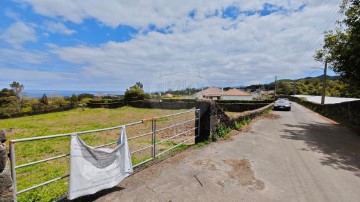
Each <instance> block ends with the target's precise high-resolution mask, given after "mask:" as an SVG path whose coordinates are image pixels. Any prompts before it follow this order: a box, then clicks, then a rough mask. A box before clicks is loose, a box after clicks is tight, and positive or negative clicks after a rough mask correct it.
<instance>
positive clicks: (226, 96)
mask: <svg viewBox="0 0 360 202" xmlns="http://www.w3.org/2000/svg"><path fill="white" fill-rule="evenodd" d="M194 96H195V98H197V99H210V100H219V99H221V100H252V95H251V94H250V93H248V92H246V91H242V90H239V89H235V88H233V89H230V90H228V91H223V90H222V89H220V88H217V87H210V88H207V89H205V90H202V91H200V92H197V93H195V95H194Z"/></svg>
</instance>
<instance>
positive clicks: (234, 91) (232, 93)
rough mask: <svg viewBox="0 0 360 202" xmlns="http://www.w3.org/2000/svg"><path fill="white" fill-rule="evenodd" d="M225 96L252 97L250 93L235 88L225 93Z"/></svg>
mask: <svg viewBox="0 0 360 202" xmlns="http://www.w3.org/2000/svg"><path fill="white" fill-rule="evenodd" d="M223 95H225V96H251V94H250V93H248V92H246V91H243V90H239V89H235V88H233V89H230V90H228V91H225V92H223Z"/></svg>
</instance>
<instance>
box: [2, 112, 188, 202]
mask: <svg viewBox="0 0 360 202" xmlns="http://www.w3.org/2000/svg"><path fill="white" fill-rule="evenodd" d="M180 111H184V110H162V109H139V108H132V107H123V108H119V109H104V108H98V109H86V110H82V109H75V110H70V111H66V112H57V113H50V114H44V115H37V116H28V117H21V118H14V119H7V120H1V122H0V128H2V129H8V128H13V130H12V132H10V133H8V135H7V139H8V140H9V139H19V138H27V137H36V136H44V135H54V134H62V133H70V132H75V131H86V130H94V129H100V128H107V127H113V126H118V125H122V124H126V123H130V122H134V121H139V120H142V119H145V118H151V117H156V116H162V115H166V114H173V113H177V112H180ZM189 118H194V114H193V113H187V114H184V115H180V116H176V117H170V118H164V119H161V120H159V122H158V123H157V128H162V127H165V126H167V125H171V124H174V123H178V122H180V121H184V120H188V119H189ZM189 127H191V126H187V128H189ZM185 129H186V128H185ZM185 129H184V128H174V129H172V130H171V131H169V130H168V131H163V132H162V133H158V134H157V137H158V139H162V138H166V137H169V136H171V135H172V134H175V133H176V132H179V131H182V130H185ZM150 131H151V122H147V123H144V124H139V125H135V126H129V127H127V135H128V137H133V136H136V135H139V134H143V133H147V132H150ZM81 137H82V139H83V140H84V141H85V142H86V143H87V144H89V145H100V144H105V143H109V142H112V141H116V140H117V138H118V137H119V129H117V130H112V131H106V132H98V133H91V134H86V135H82V136H81ZM182 138H184V137H182ZM179 141H181V138H180V139H179V140H174V141H167V142H164V143H163V144H161V145H157V152H161V151H163V150H165V149H167V148H169V147H171V146H172V145H174V144H175V142H179ZM149 144H151V136H146V137H144V138H139V139H134V140H130V141H129V146H130V150H132V151H134V150H136V149H139V148H141V147H144V146H147V145H149ZM69 146H70V137H61V138H54V139H47V140H40V141H32V142H20V143H16V144H15V148H16V164H17V165H20V164H24V163H28V162H32V161H36V160H40V159H44V158H49V157H53V156H56V155H61V154H68V153H69V152H70V148H69ZM150 156H151V148H150V149H148V150H144V151H142V152H140V153H136V154H134V155H132V160H133V165H135V164H137V163H139V162H141V161H143V160H145V159H147V158H149V157H150ZM68 172H69V158H68V157H66V158H61V159H57V160H54V161H50V162H46V163H40V164H37V165H33V166H29V167H24V168H19V169H17V190H23V189H25V188H28V187H31V186H33V185H35V184H39V183H42V182H45V181H47V180H50V179H53V178H55V177H60V176H63V175H66V174H67V173H68ZM67 183H68V179H67V178H65V179H62V180H60V181H58V182H55V183H52V184H49V185H47V186H44V187H42V188H37V189H35V190H34V191H30V192H27V193H24V194H20V195H19V198H18V199H19V200H20V201H52V200H54V199H57V198H59V197H61V196H63V195H64V194H65V193H66V192H67V189H68V184H67Z"/></svg>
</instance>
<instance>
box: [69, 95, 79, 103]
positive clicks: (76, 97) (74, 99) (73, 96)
mask: <svg viewBox="0 0 360 202" xmlns="http://www.w3.org/2000/svg"><path fill="white" fill-rule="evenodd" d="M77 102H78V96H77V95H75V94H74V93H73V94H72V96H71V97H70V105H72V106H74V105H76V104H77Z"/></svg>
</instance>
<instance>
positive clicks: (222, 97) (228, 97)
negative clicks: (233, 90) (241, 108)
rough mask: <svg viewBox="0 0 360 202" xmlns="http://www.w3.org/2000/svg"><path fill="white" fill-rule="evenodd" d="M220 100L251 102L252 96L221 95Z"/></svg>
mask: <svg viewBox="0 0 360 202" xmlns="http://www.w3.org/2000/svg"><path fill="white" fill-rule="evenodd" d="M221 99H222V100H252V96H251V95H248V96H228V95H223V96H221Z"/></svg>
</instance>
